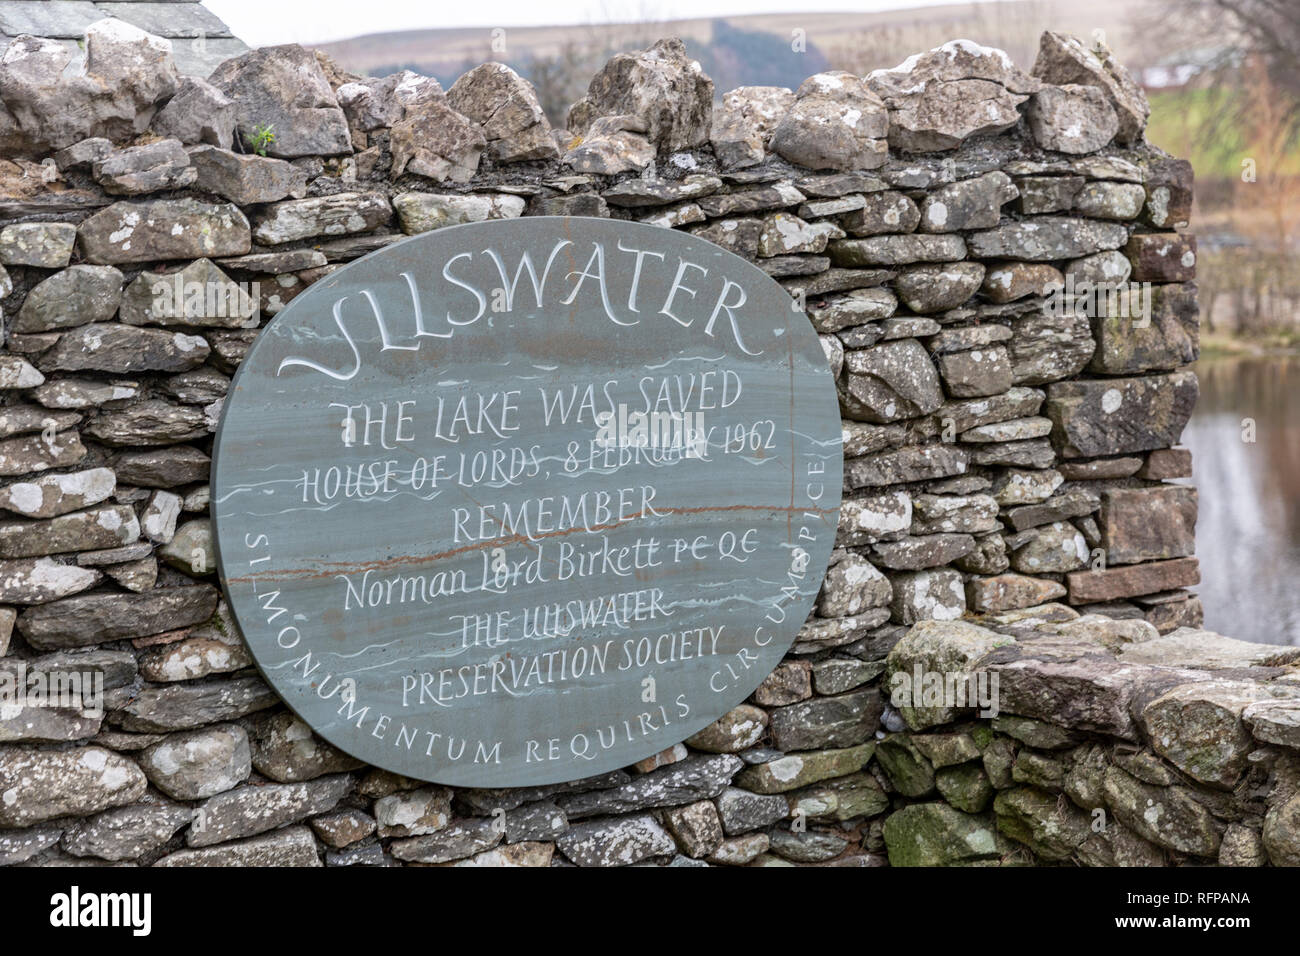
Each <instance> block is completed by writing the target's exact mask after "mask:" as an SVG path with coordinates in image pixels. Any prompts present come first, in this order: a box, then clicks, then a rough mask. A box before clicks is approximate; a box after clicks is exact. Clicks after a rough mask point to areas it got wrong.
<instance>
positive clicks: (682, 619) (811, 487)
mask: <svg viewBox="0 0 1300 956" xmlns="http://www.w3.org/2000/svg"><path fill="white" fill-rule="evenodd" d="M214 458H215V462H214V467H213V493H212V516H213V521H214V537H215V540H216V547H217V558H218V562H219V566H220V569H221V576H222V581H223V584H224V587H225V589H226V594H227V597H228V600H229V603H230V606H231V609H232V610H233V612H234V616H235V618H236V620H237V621H238V624H239V627H240V629H241V630H242V632H243V634H244V636H245V638H246V640H247V642H248V646H249V648H250V650H251V651H252V653H253V656H254V658H255V659H256V661H257V664H258V666H259V667H260V668H261V671H262V673H263V674H264V675H265V677H266V679H267V680H268V681H269V682H270V683H271V685H272V686H273V687H274V688H275V689H276V690H277V691H278V692H279V693H280V695H281V696H282V697H283V698H284V699H285V701H286V702H287V703H288V704H289V706H290V707H292V708H293V710H294V711H296V712H297V713H298V715H299V716H300V717H302V718H303V720H305V721H306V722H307V723H308V724H310V725H311V727H312V728H313V729H315V731H316V732H317V733H318V734H320V735H321V736H322V737H324V738H325V739H326V740H328V741H329V742H330V743H332V744H334V745H336V746H337V747H339V748H341V749H342V750H344V751H346V752H347V753H349V754H352V755H353V756H355V757H357V758H359V759H361V760H364V761H366V762H368V763H371V764H374V765H376V766H378V767H383V768H385V769H387V770H391V771H394V772H396V773H401V774H405V775H407V776H410V777H415V778H419V779H422V780H430V781H436V782H438V783H444V784H454V785H461V786H478V787H484V786H520V785H533V784H547V783H556V782H560V781H568V780H576V779H579V778H582V777H588V776H591V775H594V774H598V773H602V772H604V771H608V770H612V769H615V768H618V767H622V766H626V765H628V764H630V763H633V762H635V761H637V760H640V759H642V758H645V757H648V756H650V755H652V754H655V753H657V752H658V751H661V750H663V749H665V748H667V747H669V746H671V745H672V744H674V743H676V742H678V741H681V740H683V739H685V738H686V737H688V736H690V735H691V734H693V733H695V732H696V731H698V730H700V729H702V728H703V727H705V726H707V725H708V724H710V723H711V722H713V721H714V720H716V719H717V718H718V717H720V716H721V715H723V714H724V713H726V712H727V711H728V710H729V709H730V708H732V707H734V706H735V705H736V704H737V703H739V702H741V701H742V700H744V699H745V698H746V697H747V696H748V695H749V694H750V693H751V692H753V690H754V688H755V687H757V686H758V684H759V683H760V682H761V681H762V680H763V678H764V677H765V676H767V674H768V673H769V672H770V671H771V670H772V669H773V668H774V667H775V666H776V665H777V663H778V662H779V661H780V660H781V658H782V656H783V655H784V653H785V652H786V651H787V650H788V649H789V647H790V644H791V642H792V641H793V639H794V636H795V634H796V633H797V632H798V630H799V627H800V625H801V624H802V623H803V621H804V619H805V618H806V617H807V615H808V612H809V609H810V607H811V605H812V602H813V600H814V598H815V596H816V594H817V591H818V589H819V587H820V585H821V582H822V578H823V575H824V573H825V570H826V564H827V561H828V558H829V554H830V550H831V545H832V542H833V540H834V537H835V527H836V522H837V519H838V513H839V505H840V482H841V467H842V453H841V435H840V418H839V411H838V406H837V402H836V395H835V387H834V382H833V381H832V378H831V374H830V371H829V370H828V368H827V362H826V357H825V355H824V353H823V351H822V347H821V344H820V343H819V342H818V339H817V336H816V334H815V333H814V332H813V330H812V328H811V326H810V325H809V323H808V321H807V319H806V318H805V317H804V316H803V314H802V313H801V312H799V311H796V308H795V307H794V305H793V304H792V301H791V298H790V296H789V294H788V293H786V292H785V291H784V290H783V289H782V288H781V287H780V286H779V285H777V284H776V283H775V282H774V281H773V280H772V279H770V278H768V277H767V276H766V275H765V274H764V273H762V272H761V271H760V270H758V269H757V268H755V267H754V266H752V265H750V264H749V263H747V262H745V261H744V260H743V259H740V258H738V257H737V256H734V255H732V254H731V253H729V252H725V251H724V250H722V249H720V248H718V247H717V246H715V245H713V244H712V243H709V242H706V241H705V240H703V239H698V238H695V237H693V236H690V235H686V234H683V233H680V232H674V231H672V230H668V229H663V228H660V227H656V226H648V225H642V224H637V223H626V222H618V221H613V220H608V219H579V218H555V217H538V218H529V219H518V220H509V221H493V222H484V223H474V224H468V225H461V226H455V227H451V228H445V229H440V230H437V231H435V232H429V233H425V234H423V235H419V236H415V237H412V238H410V239H406V240H403V241H400V242H397V243H394V244H393V245H391V246H388V247H386V248H384V249H382V250H380V251H378V252H375V253H372V254H371V255H368V256H366V257H365V258H363V259H360V260H358V261H356V262H354V263H352V264H350V265H348V266H346V267H344V268H342V269H340V270H338V271H337V272H335V273H333V274H332V275H330V276H328V277H327V278H325V279H322V280H321V281H319V282H317V283H316V284H315V285H313V286H312V287H311V288H310V289H308V290H307V291H305V292H303V293H302V294H301V295H299V296H298V297H297V298H295V299H294V300H293V301H292V302H291V303H290V304H289V305H288V306H287V307H286V308H285V309H284V311H282V312H281V313H280V314H279V315H277V316H276V317H275V318H274V319H273V320H272V321H271V322H270V323H269V324H268V325H267V326H266V328H265V329H264V330H263V331H262V332H261V334H260V335H259V336H258V338H257V339H256V341H255V342H254V344H253V346H252V348H251V349H250V350H249V352H248V355H247V356H246V357H245V359H244V361H243V363H242V364H241V366H240V368H239V371H238V374H237V375H236V376H235V379H234V382H233V384H232V386H231V388H230V393H229V395H228V397H227V399H226V403H225V409H224V414H223V416H222V421H221V426H220V429H219V430H218V432H217V438H216V448H215V452H214Z"/></svg>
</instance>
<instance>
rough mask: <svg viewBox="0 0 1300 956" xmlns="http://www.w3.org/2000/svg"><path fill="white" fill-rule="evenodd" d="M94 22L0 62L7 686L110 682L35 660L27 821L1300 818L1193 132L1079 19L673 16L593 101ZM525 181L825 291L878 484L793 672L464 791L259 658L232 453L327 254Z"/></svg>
mask: <svg viewBox="0 0 1300 956" xmlns="http://www.w3.org/2000/svg"><path fill="white" fill-rule="evenodd" d="M86 45H87V57H86V63H85V65H84V67H83V68H82V72H81V73H80V74H78V73H76V72H75V71H72V72H71V73H69V71H67V70H66V69H65V67H66V59H65V55H66V51H65V50H64V48H63V47H62V46H61V45H59V44H53V45H51V44H50V43H49V42H48V41H42V40H39V39H36V38H32V37H17V38H16V39H14V40H13V41H12V42H11V43H10V45H9V47H8V49H7V50H6V52H5V54H4V56H3V59H2V60H0V102H2V103H3V109H0V145H2V146H3V155H4V157H5V158H4V160H3V161H2V162H0V175H2V176H3V181H4V186H5V189H4V193H5V194H4V197H3V199H0V219H2V220H3V224H2V225H0V263H2V264H3V270H2V271H0V293H2V295H3V306H4V331H5V339H4V349H3V351H2V352H0V389H3V404H2V405H0V476H2V479H0V509H3V511H4V518H3V520H2V521H0V605H3V607H0V679H4V680H7V681H8V686H9V688H10V689H12V688H13V687H15V686H16V685H17V684H19V683H21V684H22V685H23V686H24V687H25V688H28V689H29V690H30V689H32V688H37V687H42V686H47V685H53V684H54V683H55V682H56V678H58V676H59V675H64V674H70V673H93V674H97V675H101V676H102V681H103V687H104V688H105V699H104V707H103V708H102V710H96V709H94V708H87V707H70V706H64V707H51V706H42V705H41V701H39V700H37V699H36V698H35V697H34V696H29V698H28V699H26V700H25V701H22V700H20V701H17V702H15V700H14V698H13V697H10V698H8V699H7V700H6V702H4V703H0V863H3V864H10V865H51V864H71V863H104V862H126V863H136V864H142V865H165V866H179V865H220V864H267V863H276V864H289V865H306V866H315V865H320V864H322V863H324V864H327V865H352V864H373V865H391V864H402V863H415V864H452V865H494V864H501V865H534V866H536V865H541V866H544V865H568V864H577V865H583V866H587V865H620V864H632V863H643V864H656V865H657V864H668V865H701V864H705V863H708V864H723V865H744V864H752V865H783V864H789V863H796V864H813V863H826V864H831V865H866V866H874V865H884V864H886V863H893V864H895V865H910V864H930V863H951V864H967V863H974V864H980V865H998V864H1009V863H1034V862H1039V863H1056V862H1067V861H1070V862H1076V863H1080V864H1085V865H1109V864H1165V863H1170V864H1179V863H1195V864H1204V863H1214V862H1216V861H1217V862H1223V863H1240V864H1264V863H1267V862H1271V863H1274V864H1286V863H1294V862H1297V861H1300V797H1297V796H1296V793H1297V790H1300V772H1298V769H1297V748H1300V725H1298V723H1297V718H1298V717H1300V671H1297V669H1296V667H1295V664H1294V663H1293V662H1294V658H1295V656H1296V655H1295V653H1294V652H1292V651H1290V650H1288V649H1285V648H1279V647H1270V646H1258V645H1247V644H1243V643H1241V642H1236V641H1232V640H1230V639H1228V638H1223V637H1220V636H1219V635H1214V634H1210V633H1208V632H1205V631H1202V630H1200V629H1199V624H1200V621H1201V613H1200V606H1199V603H1198V601H1197V599H1196V598H1195V597H1194V596H1193V595H1192V594H1191V593H1190V592H1189V591H1188V590H1187V588H1188V587H1190V586H1192V585H1195V584H1196V582H1197V565H1196V559H1195V557H1194V556H1193V555H1194V550H1195V549H1194V529H1195V522H1196V508H1197V500H1196V492H1195V489H1194V488H1192V487H1191V486H1190V485H1188V484H1176V483H1171V480H1172V479H1182V478H1186V477H1188V476H1189V475H1190V467H1191V463H1190V460H1189V456H1188V454H1187V452H1186V451H1185V450H1183V449H1181V448H1179V447H1177V442H1178V439H1179V435H1180V432H1181V430H1182V428H1183V426H1184V424H1185V423H1186V421H1187V418H1188V416H1189V414H1190V413H1191V410H1192V406H1193V404H1194V402H1195V399H1196V378H1195V375H1194V374H1193V373H1192V372H1191V371H1190V369H1189V368H1188V366H1189V364H1190V363H1191V362H1192V361H1193V360H1194V359H1195V358H1196V355H1197V308H1196V289H1195V285H1194V283H1193V281H1192V280H1193V279H1194V275H1195V260H1196V246H1195V240H1194V237H1192V236H1191V235H1189V234H1187V233H1185V232H1183V231H1181V230H1182V229H1183V228H1184V227H1185V226H1186V224H1187V219H1188V214H1189V210H1190V205H1191V171H1190V167H1189V166H1188V164H1187V163H1186V162H1183V161H1180V160H1177V159H1173V158H1171V157H1169V156H1167V155H1165V154H1163V153H1161V152H1160V151H1159V150H1157V149H1155V148H1153V147H1151V146H1149V145H1147V144H1145V142H1144V141H1143V128H1144V124H1145V120H1146V115H1147V107H1146V102H1145V99H1144V97H1143V96H1142V93H1141V91H1140V90H1139V89H1138V88H1137V87H1136V85H1135V84H1134V83H1133V81H1132V79H1131V78H1130V77H1129V75H1128V73H1127V72H1126V71H1125V70H1124V69H1123V67H1122V66H1120V65H1118V64H1117V63H1115V62H1114V61H1113V59H1112V58H1111V57H1110V55H1109V53H1108V52H1107V51H1105V50H1091V49H1088V48H1087V47H1085V46H1084V45H1083V44H1081V43H1080V42H1079V41H1077V40H1074V39H1072V38H1069V37H1064V36H1060V35H1057V34H1052V33H1048V34H1044V36H1043V40H1042V49H1041V51H1040V53H1039V56H1038V60H1037V61H1036V63H1035V64H1034V65H1033V69H1032V70H1030V71H1029V72H1024V71H1022V70H1020V69H1018V68H1017V67H1016V66H1015V65H1014V64H1012V63H1011V62H1010V60H1009V59H1008V58H1007V57H1006V56H1005V54H1003V53H1001V52H1000V51H996V50H989V49H986V48H983V47H979V46H977V45H975V44H972V43H969V42H967V41H954V42H953V43H950V44H947V45H945V46H943V47H940V48H938V49H936V50H932V51H929V52H927V53H922V54H918V55H917V56H914V57H911V58H910V59H908V60H907V61H905V62H904V63H903V64H901V65H900V66H899V67H898V68H896V69H894V70H888V71H880V72H877V73H875V74H872V75H871V76H869V77H866V78H858V77H854V76H850V75H848V74H845V73H826V74H820V75H817V76H813V77H810V78H809V79H808V80H807V81H806V82H805V83H804V84H803V85H802V86H801V87H800V88H799V89H798V90H795V91H791V90H785V89H775V88H742V89H739V90H733V91H730V92H727V93H725V94H724V95H718V94H719V93H720V91H715V90H714V89H713V84H712V82H711V80H709V78H708V77H707V76H705V75H704V74H703V73H702V72H701V70H700V68H699V66H698V64H696V63H694V62H692V61H691V60H689V59H688V58H687V57H686V55H685V53H684V50H683V48H682V46H681V44H680V43H679V42H678V41H673V40H665V41H661V42H660V43H658V44H656V45H655V46H654V47H653V48H652V49H650V50H648V51H642V52H636V53H627V54H620V55H619V56H617V57H615V58H614V59H613V60H611V61H610V63H609V64H608V65H607V66H606V67H605V68H604V69H603V70H602V71H601V72H600V73H599V74H598V75H597V76H596V77H595V78H594V79H593V81H592V83H591V87H590V90H589V91H588V93H587V94H586V95H585V96H584V97H583V99H582V100H581V101H580V102H579V103H577V104H575V105H574V107H573V109H572V110H571V111H570V113H569V115H568V117H566V118H565V124H566V125H565V127H564V128H559V127H553V126H552V125H551V123H550V122H549V121H548V118H547V117H546V116H544V115H543V113H542V111H541V109H540V108H539V107H538V105H537V100H536V97H535V96H534V94H533V91H532V89H531V88H530V87H529V85H528V84H527V83H526V82H525V81H523V80H522V79H521V78H520V77H519V76H517V75H516V74H515V73H513V72H512V71H511V70H510V69H508V68H506V67H504V66H501V65H497V64H485V65H483V66H480V67H478V68H476V69H474V70H471V71H470V72H468V73H466V74H465V75H464V76H462V77H461V78H460V79H459V80H457V82H456V83H455V84H454V85H452V86H451V88H450V89H448V90H445V91H444V90H443V89H442V88H441V87H440V86H439V84H438V83H437V82H436V81H434V80H432V79H428V78H423V77H419V76H416V75H414V74H410V73H403V74H398V75H395V76H391V77H386V78H382V79H366V78H361V77H356V76H351V75H348V74H346V73H345V72H343V71H341V70H339V69H338V68H337V67H336V66H335V65H333V64H332V63H330V62H329V61H327V60H324V59H323V58H320V57H317V56H314V55H313V54H311V53H310V52H307V51H304V50H302V49H300V48H298V47H293V46H289V47H277V48H271V49H265V50H257V51H253V52H251V53H248V54H245V55H243V56H240V57H238V58H236V59H232V60H229V61H227V62H225V63H223V64H221V65H220V66H218V67H217V69H216V70H215V72H213V73H212V75H211V76H210V77H209V79H208V80H202V79H197V78H194V77H186V78H181V77H179V76H178V74H177V72H176V69H175V66H174V63H173V62H172V59H171V54H170V52H169V50H168V48H167V44H166V41H162V40H160V39H158V38H156V37H150V36H149V35H147V34H144V33H142V32H140V31H133V29H131V28H127V27H125V26H123V25H121V24H114V23H107V24H104V23H101V24H95V25H92V26H91V27H90V28H89V29H88V30H87V37H86ZM715 100H716V102H715ZM553 119H554V118H553ZM521 215H572V216H609V217H615V218H620V219H632V220H639V221H644V222H651V223H657V224H659V225H662V226H664V227H665V228H678V229H686V230H689V231H691V232H692V233H694V234H696V235H699V236H702V237H704V238H706V239H709V240H711V241H713V242H715V243H717V244H718V245H720V246H722V247H724V248H726V249H728V250H730V251H732V252H735V253H736V254H738V255H741V256H743V257H745V258H747V259H750V260H751V261H753V262H755V263H756V264H757V265H759V266H760V267H761V268H762V269H764V270H765V271H766V272H767V273H768V274H769V275H772V276H773V277H775V278H776V279H777V280H778V281H779V282H780V283H781V284H782V285H783V286H785V288H787V289H788V290H789V292H790V294H791V297H792V321H805V320H806V321H810V322H812V323H813V325H814V327H815V328H816V330H817V331H818V332H819V333H820V335H821V340H822V342H823V344H824V346H825V350H826V358H827V362H828V364H829V365H830V367H831V369H832V371H833V372H834V375H835V378H836V381H837V387H838V389H839V394H840V401H841V407H842V410H843V418H844V423H843V436H844V453H845V475H844V483H845V484H844V495H845V497H844V506H843V509H842V514H841V519H840V527H839V532H838V538H837V547H836V550H835V552H834V554H833V556H832V563H831V567H830V570H829V572H828V574H827V577H826V581H825V585H824V587H823V589H822V592H821V594H820V596H819V597H818V600H817V602H816V608H815V613H814V614H813V616H812V617H810V618H809V620H808V621H807V623H806V624H805V625H804V627H803V629H802V631H801V632H800V634H799V637H798V639H797V641H796V643H795V644H794V646H793V647H792V648H791V650H790V653H789V655H788V656H787V658H786V660H785V661H784V662H783V663H782V664H781V665H780V666H779V667H778V668H777V669H776V671H775V672H773V673H772V674H771V675H770V676H769V677H768V678H767V679H766V680H765V681H764V683H763V684H762V686H761V687H760V688H759V689H758V690H757V691H756V692H755V693H754V694H753V695H752V697H751V699H750V700H749V701H747V702H746V703H744V704H742V705H740V706H738V707H737V708H735V709H734V710H733V711H731V712H730V713H728V714H727V715H726V716H725V717H723V718H722V719H721V720H719V721H718V722H717V723H716V724H714V725H713V726H711V727H709V728H707V729H705V730H704V731H702V732H700V733H699V734H697V735H695V736H694V737H692V738H691V739H690V740H687V741H685V742H683V743H682V744H679V745H677V746H675V747H673V748H671V749H670V750H668V751H666V752H664V753H661V754H659V755H657V756H655V757H652V758H650V759H647V760H646V761H643V762H642V763H641V764H639V765H637V766H635V767H629V768H627V769H625V770H620V771H618V772H615V773H610V774H606V775H604V776H602V777H600V778H597V779H589V780H583V781H579V782H575V783H572V784H566V785H557V786H546V787H535V788H516V789H508V790H490V791H489V790H451V789H448V788H444V787H439V786H434V785H428V784H423V783H420V782H418V781H414V780H408V779H403V778H400V777H396V776H394V775H392V774H390V773H387V772H384V771H381V770H377V769H373V768H368V767H365V766H362V765H361V764H359V763H358V762H357V761H356V760H354V759H352V758H350V757H348V756H347V755H346V754H343V753H340V752H338V751H337V750H335V749H333V748H332V747H330V746H329V745H327V744H326V743H324V742H323V741H321V740H319V739H317V738H315V737H314V736H313V735H312V733H311V732H310V730H309V729H308V728H307V727H306V726H305V725H304V724H302V723H301V722H300V721H299V720H297V719H296V718H295V717H294V716H293V715H292V714H290V713H289V712H288V711H287V710H286V709H285V708H284V706H283V704H282V703H281V702H280V701H279V699H278V698H277V697H276V696H275V695H274V694H273V693H272V692H271V691H270V690H269V688H268V687H267V686H266V684H264V683H263V682H262V680H261V679H260V678H259V677H258V676H257V673H256V671H255V669H254V668H253V667H252V661H251V659H250V657H249V655H248V653H247V651H246V649H245V648H244V646H243V644H242V642H241V639H240V636H239V634H238V633H237V632H236V631H235V629H234V627H233V625H232V622H231V620H230V618H229V615H228V613H227V611H226V609H225V607H224V604H223V602H222V600H221V597H220V592H219V589H218V587H217V584H216V578H215V569H214V567H213V562H212V559H211V556H210V528H209V524H208V519H207V512H208V495H209V490H208V485H207V481H208V474H209V466H210V460H209V453H210V451H211V444H212V433H213V431H214V430H215V428H216V424H217V422H218V420H219V417H220V412H221V404H222V400H223V396H224V394H225V392H226V389H227V387H228V386H229V383H230V377H231V375H232V373H233V372H234V370H235V368H236V367H237V365H238V364H239V362H240V359H241V357H242V356H243V355H244V354H245V352H246V351H247V349H248V348H249V345H250V344H251V343H252V341H253V340H254V339H255V337H256V336H257V334H258V328H259V326H260V325H261V324H264V323H265V322H266V321H267V320H269V318H270V317H271V316H273V315H274V314H275V313H276V312H277V311H278V310H280V309H281V308H283V307H284V306H285V305H286V303H288V302H290V301H291V300H292V299H293V297H294V296H295V295H297V294H299V293H300V292H301V291H302V290H303V289H305V288H307V287H308V286H309V285H310V284H311V283H313V282H314V281H316V280H318V279H320V278H321V277H322V276H325V275H327V274H329V272H330V271H331V270H334V269H337V268H339V266H340V265H341V264H343V263H346V262H348V261H349V260H352V259H355V258H357V257H359V256H361V255H364V254H365V253H367V252H370V251H372V250H375V249H378V248H380V247H382V246H384V245H385V244H387V243H390V242H392V241H394V240H396V239H399V238H401V237H402V236H403V235H409V234H414V233H418V232H422V231H425V230H429V229H437V228H440V227H442V226H446V225H450V224H455V223H461V222H470V221H477V220H483V219H489V218H508V217H515V216H521ZM254 283H255V284H256V285H255V286H254V285H253V284H254ZM1130 284H1132V285H1130ZM1121 286H1122V287H1123V288H1124V289H1125V290H1127V291H1126V296H1125V297H1124V298H1121V297H1120V296H1119V295H1118V293H1117V292H1116V291H1115V290H1116V289H1117V288H1118V287H1121ZM189 288H199V289H201V290H212V289H219V290H229V289H231V288H234V289H235V292H234V293H233V294H232V295H230V296H229V297H226V298H222V297H218V298H217V299H216V300H214V299H213V298H212V297H210V296H208V297H207V298H206V301H191V300H190V299H189V298H188V297H187V295H186V293H185V290H186V289H189ZM159 289H162V290H164V291H165V290H168V289H175V290H176V294H175V295H160V293H159V291H158V290H159ZM1098 289H1102V290H1103V294H1102V295H1100V296H1098V295H1095V294H1090V293H1095V292H1096V291H1097V290H1098ZM1061 290H1064V292H1062V291H1061ZM1106 290H1109V291H1106ZM1065 293H1069V295H1068V296H1067V295H1066V294H1065ZM199 298H200V299H204V296H200V297H199ZM253 305H256V306H257V308H256V309H253V308H250V307H251V306H253ZM967 690H969V692H970V693H969V694H968V695H967V696H965V697H962V696H960V695H959V693H958V692H959V691H967ZM33 693H34V691H33ZM909 695H910V696H909Z"/></svg>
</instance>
